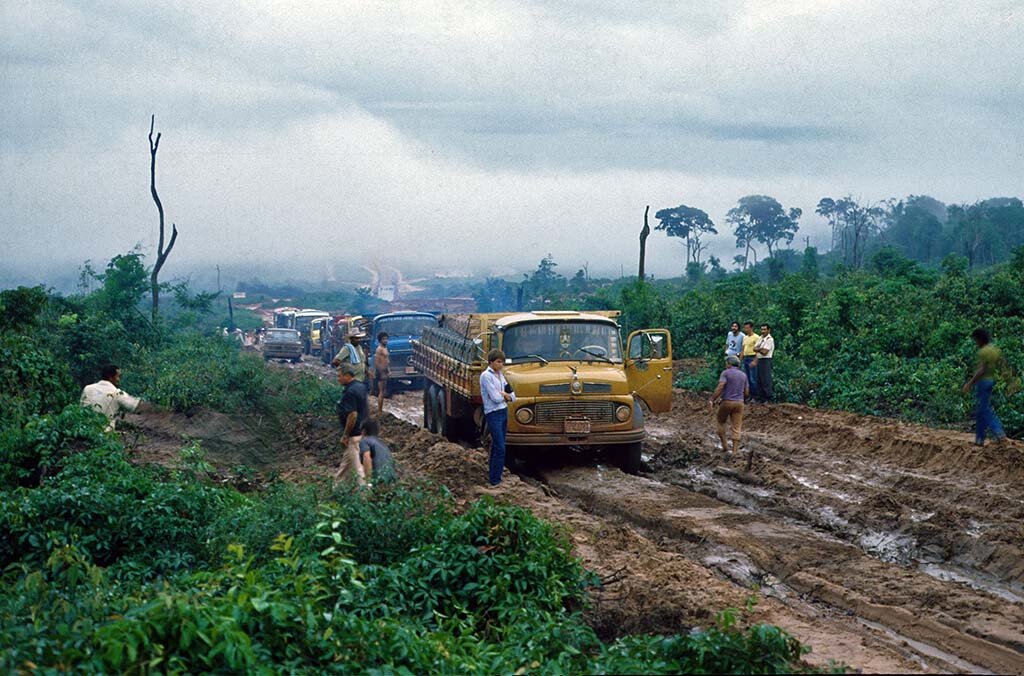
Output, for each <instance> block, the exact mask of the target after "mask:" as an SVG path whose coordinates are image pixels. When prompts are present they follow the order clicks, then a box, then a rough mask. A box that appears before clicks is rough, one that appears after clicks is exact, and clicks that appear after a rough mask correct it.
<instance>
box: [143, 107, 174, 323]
mask: <svg viewBox="0 0 1024 676" xmlns="http://www.w3.org/2000/svg"><path fill="white" fill-rule="evenodd" d="M155 123H156V115H153V116H151V117H150V118H149V192H150V194H151V195H152V196H153V201H154V202H156V210H157V211H158V212H159V213H160V241H159V244H157V247H156V263H154V264H153V272H152V274H150V277H149V283H150V289H151V292H152V295H153V323H154V324H155V323H156V321H157V316H158V315H159V314H160V280H159V278H160V269H161V268H162V267H163V266H164V263H165V262H166V261H167V256H168V255H169V254H170V253H171V249H173V248H174V242H176V241H177V239H178V227H177V226H176V225H175V224H174V223H171V239H170V241H169V242H168V243H167V248H166V249H164V205H163V204H161V203H160V196H159V195H157V194H156V151H157V149H158V148H159V147H160V134H159V133H157V135H156V138H155V139H154V138H153V125H154V124H155Z"/></svg>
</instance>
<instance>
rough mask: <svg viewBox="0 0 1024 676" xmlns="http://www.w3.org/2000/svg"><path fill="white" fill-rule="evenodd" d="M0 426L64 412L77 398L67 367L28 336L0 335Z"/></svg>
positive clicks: (15, 424) (14, 425)
mask: <svg viewBox="0 0 1024 676" xmlns="http://www.w3.org/2000/svg"><path fill="white" fill-rule="evenodd" d="M0 388H3V391H4V392H5V395H4V397H3V399H2V400H0V421H2V422H0V426H2V427H16V426H19V425H20V424H21V423H22V421H23V420H24V419H25V418H26V417H27V416H31V415H36V414H43V413H52V412H55V411H59V410H61V409H62V408H64V406H65V405H67V404H68V403H70V402H71V401H72V400H73V398H74V396H75V391H74V390H75V388H74V384H73V383H72V381H71V377H70V374H69V373H68V369H67V366H66V365H64V364H63V363H61V362H60V361H59V360H58V359H56V358H55V357H54V356H53V354H51V353H50V352H49V351H48V350H46V349H45V348H44V347H42V346H41V345H39V344H38V343H37V342H36V341H34V340H33V339H32V338H30V337H28V336H23V335H17V334H13V333H3V334H0Z"/></svg>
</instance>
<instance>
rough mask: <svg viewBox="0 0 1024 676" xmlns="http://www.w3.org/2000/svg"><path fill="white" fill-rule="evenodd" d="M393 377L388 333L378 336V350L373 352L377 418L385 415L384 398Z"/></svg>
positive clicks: (384, 332)
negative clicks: (389, 379) (390, 378)
mask: <svg viewBox="0 0 1024 676" xmlns="http://www.w3.org/2000/svg"><path fill="white" fill-rule="evenodd" d="M390 375H391V354H390V353H389V352H388V334H387V331H381V332H380V333H378V334H377V349H376V350H374V351H373V384H374V385H375V386H376V390H377V417H378V418H380V417H381V415H383V414H384V397H386V396H387V394H388V378H389V377H390Z"/></svg>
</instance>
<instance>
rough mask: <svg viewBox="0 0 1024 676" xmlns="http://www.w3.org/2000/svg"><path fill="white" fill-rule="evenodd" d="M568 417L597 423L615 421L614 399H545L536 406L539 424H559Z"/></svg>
mask: <svg viewBox="0 0 1024 676" xmlns="http://www.w3.org/2000/svg"><path fill="white" fill-rule="evenodd" d="M566 418H587V419H589V420H590V421H591V422H595V423H613V422H615V402H614V401H544V402H541V403H539V404H537V406H536V421H537V423H536V424H538V425H558V424H561V423H562V422H564V421H565V419H566Z"/></svg>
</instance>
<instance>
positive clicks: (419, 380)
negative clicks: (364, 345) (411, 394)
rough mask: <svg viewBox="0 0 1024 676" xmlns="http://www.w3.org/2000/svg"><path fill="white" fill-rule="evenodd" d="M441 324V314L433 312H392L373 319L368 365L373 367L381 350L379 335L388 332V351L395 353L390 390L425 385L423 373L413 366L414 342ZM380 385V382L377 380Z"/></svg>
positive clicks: (389, 381) (389, 383) (392, 362)
mask: <svg viewBox="0 0 1024 676" xmlns="http://www.w3.org/2000/svg"><path fill="white" fill-rule="evenodd" d="M436 326H437V317H436V316H434V315H432V314H430V313H429V312H389V313H387V314H383V315H377V316H376V317H374V318H373V325H372V326H371V327H370V335H369V336H368V337H367V338H368V341H369V351H370V359H369V362H368V365H369V366H370V367H371V368H372V367H373V355H374V354H375V353H376V351H377V345H378V344H379V343H378V341H377V335H378V334H379V333H380V332H381V331H384V332H386V333H387V334H388V353H389V354H390V356H391V369H390V371H391V374H390V377H389V378H388V391H389V392H391V391H392V390H393V389H394V388H395V387H398V386H402V387H407V388H410V389H420V388H422V387H423V372H422V371H420V370H419V369H417V368H416V367H415V366H413V364H412V362H411V360H412V341H413V340H416V339H418V338H420V336H422V335H423V331H424V330H425V329H427V328H431V327H436ZM374 387H376V381H374Z"/></svg>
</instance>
